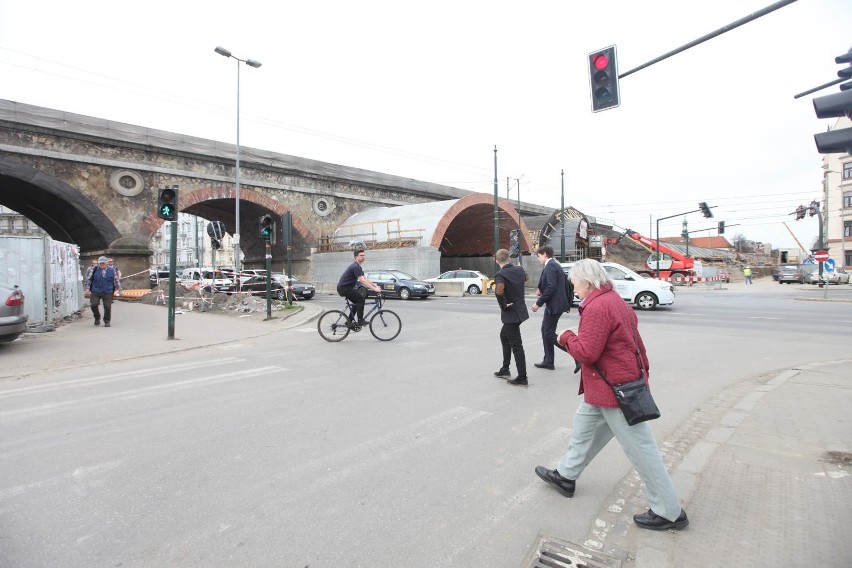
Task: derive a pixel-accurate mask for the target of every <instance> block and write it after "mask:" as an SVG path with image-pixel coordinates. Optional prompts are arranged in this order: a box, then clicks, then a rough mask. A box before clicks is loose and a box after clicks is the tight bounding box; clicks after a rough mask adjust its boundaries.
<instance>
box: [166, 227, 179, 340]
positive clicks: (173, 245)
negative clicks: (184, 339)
mask: <svg viewBox="0 0 852 568" xmlns="http://www.w3.org/2000/svg"><path fill="white" fill-rule="evenodd" d="M170 223H171V227H170V230H171V234H170V241H169V309H168V312H169V331H168V339H174V338H175V280H176V279H177V275H176V274H175V272H176V270H177V268H176V264H177V229H178V227H177V221H170Z"/></svg>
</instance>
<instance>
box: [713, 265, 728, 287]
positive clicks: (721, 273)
mask: <svg viewBox="0 0 852 568" xmlns="http://www.w3.org/2000/svg"><path fill="white" fill-rule="evenodd" d="M716 276H717V277H718V278H719V280H720V281H721V282H725V283H726V284H730V283H731V271H730V270H728V269H727V268H720V269H718V270H717V271H716Z"/></svg>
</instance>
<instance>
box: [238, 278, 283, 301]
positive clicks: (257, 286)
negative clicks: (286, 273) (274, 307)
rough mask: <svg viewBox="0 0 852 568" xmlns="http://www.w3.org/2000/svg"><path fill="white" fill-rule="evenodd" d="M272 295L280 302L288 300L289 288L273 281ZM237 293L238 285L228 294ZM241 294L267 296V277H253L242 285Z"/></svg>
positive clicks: (271, 285) (271, 286)
mask: <svg viewBox="0 0 852 568" xmlns="http://www.w3.org/2000/svg"><path fill="white" fill-rule="evenodd" d="M270 288H271V294H272V297H273V298H276V299H278V300H286V299H287V287H286V286H285V285H284V284H282V283H281V282H279V281H278V280H276V279H275V278H273V279H272V283H271V284H270ZM236 291H237V286H236V284H234V285H232V286H231V287H230V288H229V289H228V290H227V292H228V293H229V294H232V293H234V292H236ZM240 292H241V293H243V294H248V295H250V296H264V297H265V296H266V276H252V277H251V278H249V279H248V280H246V281H245V282H243V283H242V285H241V286H240Z"/></svg>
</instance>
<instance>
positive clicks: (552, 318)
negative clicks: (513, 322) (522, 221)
mask: <svg viewBox="0 0 852 568" xmlns="http://www.w3.org/2000/svg"><path fill="white" fill-rule="evenodd" d="M536 254H537V255H538V261H539V262H540V263H541V264H543V265H544V269H543V270H542V271H541V276H540V277H539V279H538V289H537V290H536V295H537V296H538V298H537V299H536V301H535V302H533V304H532V306H530V308H531V309H532V311H533V312H537V311H538V309H539V308H540V307H541V306H545V308H544V317H543V318H542V320H541V340H542V343H544V360H543V361H542V362H541V363H536V364H535V366H536V367H538V368H539V369H550V370H551V371H552V370H554V369H555V368H556V366H555V365H554V362H553V348H554V346H555V345H556V325H557V324H558V323H559V316H561V315H562V312H565V311H567V310H569V309H570V307H571V304H569V303H568V292H567V282H566V281H565V273H564V272H563V271H562V267H561V266H559V263H558V262H557V261H556V259H555V258H553V247H551V246H547V245H545V246H543V247H541V248H539V249H538V251H537V253H536ZM560 348H561V347H560Z"/></svg>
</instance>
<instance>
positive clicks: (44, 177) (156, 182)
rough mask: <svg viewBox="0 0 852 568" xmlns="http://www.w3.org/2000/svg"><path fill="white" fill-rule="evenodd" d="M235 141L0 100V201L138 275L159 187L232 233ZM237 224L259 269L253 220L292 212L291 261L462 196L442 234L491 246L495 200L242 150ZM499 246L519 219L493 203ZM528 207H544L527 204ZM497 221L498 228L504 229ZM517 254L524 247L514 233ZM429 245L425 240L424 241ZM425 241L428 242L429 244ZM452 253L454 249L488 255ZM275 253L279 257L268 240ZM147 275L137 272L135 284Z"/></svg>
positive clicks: (528, 211)
mask: <svg viewBox="0 0 852 568" xmlns="http://www.w3.org/2000/svg"><path fill="white" fill-rule="evenodd" d="M235 150H236V148H235V146H234V145H232V144H224V143H220V142H215V141H211V140H204V139H201V138H194V137H190V136H184V135H181V134H175V133H170V132H164V131H159V130H153V129H148V128H144V127H138V126H133V125H128V124H122V123H116V122H111V121H107V120H103V119H98V118H93V117H87V116H82V115H76V114H72V113H66V112H62V111H57V110H52V109H46V108H42V107H36V106H31V105H26V104H23V103H17V102H12V101H6V100H0V204H2V205H5V206H8V207H10V208H12V209H14V210H16V211H18V212H19V213H21V214H23V215H24V216H26V217H27V218H29V219H31V220H32V221H34V222H36V223H37V224H38V225H39V226H40V227H42V228H43V229H44V230H45V231H46V232H47V233H48V234H49V235H50V236H51V237H52V238H54V239H56V240H60V241H64V242H70V243H75V244H77V245H78V246H79V247H80V250H81V256H82V257H83V259H84V262H85V261H86V260H88V259H89V258H93V257H96V256H98V255H100V254H107V255H110V256H113V257H114V258H116V261H117V263H118V264H119V265H120V266H121V267H122V270H123V272H124V274H125V275H126V274H133V273H137V272H140V273H141V272H144V271H145V270H146V269H147V268H148V263H149V257H150V255H151V251H150V248H149V242H150V239H151V236H152V235H153V233H154V232H155V231H156V230H157V229H158V228H159V227H160V226H161V225H162V223H163V221H162V220H160V219H159V218H157V216H156V214H155V209H156V200H157V189H158V188H161V187H166V186H173V185H177V186H178V187H179V200H178V206H179V209H180V211H181V212H184V213H190V214H193V215H198V216H200V217H203V218H205V219H209V220H214V219H218V220H221V221H223V222H224V224H225V227H226V229H227V231H228V232H229V233H232V234H233V231H234V230H235V225H236V223H235V199H236V194H235V187H234V173H235V171H234V165H235ZM240 166H241V168H240V172H241V173H240V188H241V191H240V232H241V233H242V234H241V238H242V243H241V247H242V250H243V253H244V254H245V263H246V265H247V266H262V262H263V254H264V251H263V244H262V242H261V241H260V239H259V238H258V237H257V235H256V232H257V219H258V218H259V217H260V216H261V215H263V214H266V213H270V214H273V215H274V216H280V215H281V214H282V213H284V212H286V211H291V212H292V214H293V229H294V231H293V236H294V243H293V245H294V247H293V258H294V259H295V260H300V261H301V262H307V261H309V259H310V255H311V253H312V252H313V251H314V250H315V249H316V247H317V245H318V240H319V238H320V237H321V236H322V235H330V234H331V233H333V232H334V230H335V229H336V228H337V227H338V226H339V225H340V224H342V223H344V222H345V221H346V219H348V218H349V217H350V216H351V215H353V214H355V213H357V212H359V211H362V210H364V209H368V208H373V207H377V206H396V205H409V204H413V203H426V202H432V201H439V200H448V199H460V198H465V199H463V200H462V201H461V202H460V203H459V204H458V205H459V206H456V207H453V208H452V209H451V213H450V214H448V215H449V218H445V219H443V220H442V223H443V224H444V225H446V226H445V227H443V230H447V229H448V228H449V225H452V223H453V220H455V219H456V218H458V220H459V223H458V225H459V226H458V227H456V228H455V229H456V230H458V231H461V232H462V233H463V234H469V235H470V236H471V237H472V236H473V235H474V234H477V235H478V237H479V238H470V239H459V241H460V242H468V243H491V242H492V240H491V239H489V238H487V237H486V238H482V236H483V235H485V236H490V235H492V234H493V197H492V196H489V195H488V194H479V193H473V192H468V191H464V190H460V189H457V188H453V187H448V186H443V185H438V184H432V183H428V182H421V181H417V180H412V179H408V178H403V177H398V176H392V175H387V174H382V173H378V172H371V171H367V170H361V169H358V168H353V167H347V166H340V165H335V164H329V163H325V162H319V161H315V160H309V159H305V158H299V157H295V156H288V155H283V154H276V153H274V152H269V151H264V150H257V149H252V148H245V147H241V148H240ZM499 209H500V219H501V223H500V225H501V230H500V233H501V242H508V231H509V229H513V228H516V227H517V221H512V219H517V211H516V210H515V209H514V208H513V207H512V205H511V204H510V203H509V202H508V201H506V200H504V199H501V200H500V205H499ZM523 209H524V210H523V213H524V214H525V215H534V216H535V215H543V214H549V213H552V212H553V210H552V209H548V208H545V207H541V206H537V205H531V204H524V206H523ZM503 225H506V226H505V227H504V226H503ZM522 236H523V238H524V242H523V243H522V245H523V249H524V250H531V249H532V246H533V245H532V243H530V242H529V240H528V233H527V231H522ZM424 244H427V243H424ZM428 244H431V243H428ZM470 246H473V247H479V248H483V250H478V248H477V250H473V249H471V250H461V249H459V250H456V251H454V254H457V255H459V256H465V255H468V256H477V255H480V256H487V255H490V254H491V253H492V252H493V251H492V250H491V245H488V246H485V245H484V244H478V245H477V244H473V245H470ZM275 247H277V249H280V250H276V249H275V248H274V249H273V258H284V249H283V247H282V246H281V245H280V244H279V245H275ZM146 280H147V274H144V275H140V276H139V278H138V282H130V283H128V284H129V286H130V287H133V284H136V283H138V284H140V285H142V284H143V282H145V281H146Z"/></svg>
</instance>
